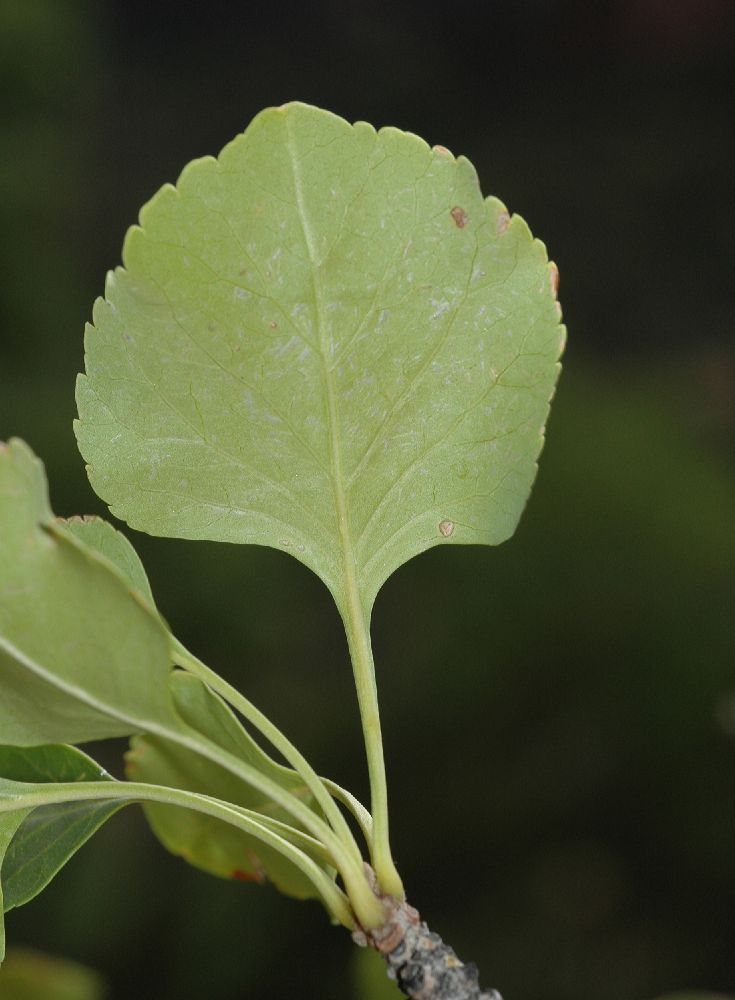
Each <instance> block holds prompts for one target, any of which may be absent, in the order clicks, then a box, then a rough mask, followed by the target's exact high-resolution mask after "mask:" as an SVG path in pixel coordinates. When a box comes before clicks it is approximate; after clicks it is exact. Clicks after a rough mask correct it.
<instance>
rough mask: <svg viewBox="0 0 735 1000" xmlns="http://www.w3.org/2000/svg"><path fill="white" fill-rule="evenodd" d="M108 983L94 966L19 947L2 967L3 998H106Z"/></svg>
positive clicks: (29, 999) (102, 999) (0, 995)
mask: <svg viewBox="0 0 735 1000" xmlns="http://www.w3.org/2000/svg"><path fill="white" fill-rule="evenodd" d="M106 996H107V990H106V987H105V984H104V982H103V981H102V979H101V978H100V976H98V975H97V973H95V972H92V971H91V970H90V969H87V968H85V967H84V966H81V965H78V964H77V963H76V962H68V961H66V960H65V959H62V958H51V957H50V956H48V955H44V954H41V953H40V952H36V951H30V950H24V949H21V948H15V949H13V950H12V951H9V952H8V955H7V957H6V959H5V962H4V963H3V966H2V969H0V1000H105V997H106Z"/></svg>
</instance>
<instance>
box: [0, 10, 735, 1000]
mask: <svg viewBox="0 0 735 1000" xmlns="http://www.w3.org/2000/svg"><path fill="white" fill-rule="evenodd" d="M734 98H735V3H732V2H730V0H603V2H590V0H579V2H573V0H569V2H565V0H512V2H511V0H508V2H499V0H498V2H494V0H484V2H480V0H478V2H474V3H473V2H469V0H454V2H453V3H449V4H444V5H442V6H441V7H436V8H432V7H431V6H429V5H427V4H420V5H419V4H414V3H400V2H394V3H392V4H387V3H385V4H383V3H371V4H368V3H358V2H356V0H314V2H311V3H303V2H301V3H293V4H291V3H279V2H277V0H274V2H272V3H269V4H258V3H244V2H243V3H233V2H228V3H224V2H220V0H209V2H206V3H197V2H194V0H186V2H184V0H180V2H177V3H172V2H171V3H169V2H160V3H156V2H151V0H148V2H142V0H125V2H123V0H120V2H113V0H104V2H92V0H89V2H84V0H0V147H1V149H0V154H1V155H0V192H1V195H0V233H1V234H2V235H1V236H0V366H1V368H0V437H3V438H5V437H7V436H10V435H13V434H15V435H19V436H23V437H25V438H26V439H27V440H28V441H29V442H30V444H31V445H32V446H33V448H34V449H35V450H36V451H37V452H38V453H39V454H40V455H41V456H42V457H43V459H44V460H45V461H46V463H47V466H48V470H49V477H50V480H51V484H52V499H53V503H54V506H55V509H56V511H57V512H58V513H62V514H72V513H78V512H102V508H101V505H100V503H99V501H98V500H97V499H96V497H95V496H94V495H93V494H92V492H91V490H90V488H89V486H88V484H87V482H86V478H85V475H84V470H83V465H82V462H81V460H80V458H79V456H78V453H77V452H76V448H75V444H74V439H73V435H72V431H71V419H72V417H73V415H74V403H73V383H74V375H75V373H76V372H77V371H78V370H79V369H80V367H81V366H82V326H83V323H84V321H85V320H86V319H87V318H88V317H89V316H90V313H91V304H92V301H93V299H94V297H95V295H97V294H99V293H101V291H102V287H103V279H104V273H105V271H106V269H107V268H109V267H112V266H114V265H115V264H116V263H117V262H118V260H119V256H120V247H121V245H122V238H123V235H124V231H125V229H126V227H127V226H128V225H129V224H130V223H132V222H133V221H134V220H135V218H136V215H137V211H138V209H139V207H140V205H141V204H142V203H143V202H144V201H146V200H147V199H148V198H149V197H150V196H151V195H152V194H153V192H154V191H155V190H156V189H157V188H158V187H159V186H160V185H161V184H162V183H163V182H164V181H169V180H175V178H176V176H177V175H178V173H179V171H180V170H181V168H182V167H183V166H184V164H185V163H186V162H187V161H188V160H190V159H191V158H193V157H195V156H200V155H202V154H205V153H216V152H217V151H218V150H219V149H220V148H221V147H222V146H223V145H224V143H225V142H227V141H228V140H229V139H230V138H231V137H232V136H233V135H234V134H235V133H237V132H239V131H241V130H242V129H243V128H244V127H245V126H246V124H247V123H248V121H249V120H250V119H251V117H252V116H253V115H254V114H255V113H256V112H257V111H258V110H260V109H261V108H262V107H264V106H266V105H272V104H280V103H282V102H284V101H287V100H292V99H299V100H303V101H308V102H311V103H315V104H319V105H321V106H324V107H327V108H329V109H330V110H333V111H335V112H338V113H340V114H342V115H343V116H345V117H346V118H348V119H350V120H356V119H367V120H368V121H371V122H372V123H373V124H375V125H376V126H380V125H385V124H390V125H396V126H399V127H402V128H405V129H408V130H410V131H413V132H416V133H418V134H419V135H421V136H423V137H424V138H425V139H427V141H429V142H430V143H432V144H433V143H441V144H443V145H446V146H448V147H450V148H451V149H452V150H453V151H454V152H455V153H457V154H459V153H464V154H466V155H468V156H469V157H470V159H471V160H472V161H473V162H474V163H475V165H476V167H477V169H478V171H479V174H480V178H481V182H482V184H483V187H484V190H485V191H486V192H487V193H493V194H496V195H497V196H499V197H500V198H501V199H502V200H503V201H505V202H506V204H508V206H509V207H510V208H511V210H514V211H518V212H520V213H521V214H522V215H523V216H524V217H525V218H526V219H527V220H528V221H529V223H530V225H531V227H532V229H533V230H534V232H535V233H536V234H538V235H539V236H540V237H541V238H542V239H544V240H545V242H546V243H547V245H548V247H549V250H550V254H551V256H552V257H553V258H554V259H555V260H556V261H557V262H558V264H559V267H560V271H561V277H562V282H561V300H562V302H563V305H564V309H565V318H566V321H567V323H568V326H569V330H570V339H569V346H568V349H567V353H566V358H565V371H564V373H563V376H562V380H561V383H560V387H559V391H558V394H557V399H556V402H555V404H554V410H553V413H552V418H551V422H550V426H549V433H548V443H547V446H546V450H545V452H544V455H543V459H542V463H541V472H540V475H539V479H538V483H537V487H536V489H535V492H534V495H533V497H532V500H531V502H530V505H529V508H528V511H527V513H526V515H525V516H524V519H523V521H522V523H521V527H520V528H519V530H518V533H517V535H516V537H515V538H514V539H513V540H512V541H511V542H509V543H506V544H505V545H504V546H502V547H500V548H498V549H489V548H487V549H486V548H459V547H455V548H443V549H441V551H439V550H434V551H433V552H430V553H427V554H426V555H424V556H421V557H420V558H418V559H416V560H414V561H413V562H411V563H410V564H408V565H407V566H405V567H404V568H402V569H401V570H400V571H399V572H397V573H396V574H395V576H394V577H393V578H392V579H391V580H390V581H389V583H388V584H387V585H386V587H385V588H384V590H383V592H382V594H381V596H380V597H379V599H378V604H377V607H376V612H375V619H374V643H375V647H376V657H377V664H378V680H379V686H380V691H381V700H382V712H383V718H384V728H385V733H386V752H387V760H388V770H389V781H390V790H391V797H392V827H393V840H394V848H395V852H396V855H397V858H398V862H399V866H400V868H401V871H402V873H403V876H404V879H405V881H406V884H407V887H408V891H409V893H410V896H411V899H412V900H413V901H414V903H415V904H416V905H417V906H419V907H420V908H421V910H422V911H423V913H424V915H425V916H426V917H427V918H428V919H429V920H430V922H431V923H432V925H433V926H434V927H435V929H437V930H439V931H440V932H441V933H442V934H443V935H444V936H445V937H446V938H447V939H448V940H449V941H450V942H451V943H452V944H453V945H454V946H455V947H456V949H457V951H458V952H459V953H460V955H461V956H463V957H466V958H468V959H470V958H472V959H474V960H476V961H477V962H478V964H479V965H480V968H481V970H482V972H483V980H484V982H485V983H486V984H487V985H494V986H497V987H498V988H500V989H501V990H502V992H503V994H504V996H506V997H507V1000H650V998H652V997H654V996H656V995H657V994H660V993H664V992H665V991H668V990H671V989H673V988H675V987H676V988H683V987H702V988H708V989H711V990H720V991H735V947H734V943H735V917H734V914H735V662H734V658H733V633H734V631H735V630H734V629H733V599H734V598H735V468H734V465H733V444H734V443H735V348H734V346H733V344H734V341H733V332H734V329H735V294H734V293H733V289H734V283H733V277H734V272H735V198H734V196H733V153H734V152H735V114H734V113H733V105H734V104H735V101H734ZM134 541H135V544H136V546H137V547H138V549H139V551H140V552H141V554H142V556H143V558H144V562H145V563H146V565H147V566H148V569H149V573H150V575H151V578H152V582H153V587H154V592H155V593H156V594H157V596H158V600H159V605H160V607H161V608H162V610H163V612H164V614H165V615H166V616H167V618H168V619H169V620H170V621H171V623H172V625H173V627H174V628H175V630H176V631H177V632H178V633H179V634H180V635H181V637H182V639H183V640H184V641H185V642H187V643H188V644H190V645H191V646H192V647H193V648H194V649H195V650H196V651H197V652H198V653H199V654H200V655H202V656H203V658H204V659H205V660H206V661H207V662H208V663H210V664H211V665H212V666H214V667H215V668H217V669H219V670H220V671H221V672H223V673H225V674H226V675H227V676H229V677H230V678H231V679H232V680H234V681H235V682H236V683H237V684H238V685H239V686H241V687H242V688H243V689H244V690H245V691H246V692H247V694H248V695H249V696H250V697H251V698H252V699H253V700H254V701H255V702H256V703H257V704H258V705H260V707H262V708H263V709H265V710H266V712H267V713H268V714H271V715H272V716H273V717H274V719H275V721H276V722H277V723H279V725H281V727H282V728H283V729H285V730H286V732H288V733H289V734H291V735H292V736H293V737H294V739H295V741H296V742H297V743H298V744H299V745H300V746H301V747H302V749H304V750H305V751H306V752H307V756H309V757H310V758H311V759H312V761H313V763H314V764H315V766H316V767H317V768H318V769H319V770H321V771H324V772H327V773H330V774H331V775H333V776H334V777H335V778H337V779H338V780H340V781H342V782H344V783H345V784H348V785H349V786H350V787H352V788H353V789H354V790H355V791H356V792H358V793H359V794H360V795H361V796H363V797H366V779H365V775H364V768H363V764H362V758H361V753H362V751H361V742H360V736H359V730H358V726H357V713H356V709H355V704H354V696H353V693H352V690H351V677H350V670H349V665H348V660H347V653H346V648H345V643H344V640H343V637H342V635H341V633H340V628H339V623H338V619H337V615H336V612H335V611H334V608H333V607H332V606H331V605H330V600H329V598H328V595H327V594H326V592H325V590H324V588H323V587H322V586H321V584H320V583H319V582H318V581H317V580H316V579H315V578H314V577H312V576H311V575H310V574H309V573H308V571H306V570H305V569H304V568H303V567H301V566H300V565H299V564H297V563H296V562H295V561H293V560H289V559H288V558H287V557H286V556H283V555H281V554H279V553H276V552H272V551H269V550H265V549H257V548H256V549H247V550H246V549H239V548H235V547H228V546H224V545H212V544H205V543H196V544H195V543H184V542H177V541H170V540H160V539H148V538H147V537H145V536H138V535H136V537H135V538H134ZM121 751H122V746H114V747H113V746H107V747H105V748H104V749H101V750H100V753H101V755H102V756H103V758H104V760H105V761H106V762H107V763H108V764H109V766H110V767H111V769H114V770H115V771H117V772H119V758H120V753H121ZM8 930H9V937H10V940H11V943H13V942H14V943H16V944H21V943H22V944H25V945H32V946H35V947H38V948H42V949H44V950H46V951H50V952H54V953H57V954H63V955H66V956H68V957H71V958H75V959H78V960H80V961H83V962H85V963H88V964H90V965H92V966H94V967H96V968H97V969H99V970H100V971H102V972H103V973H104V974H105V975H106V976H107V977H108V979H109V981H110V983H111V997H112V998H113V1000H127V998H131V1000H132V998H138V1000H190V998H192V1000H193V998H200V997H207V998H210V1000H234V998H240V997H248V998H251V1000H261V998H262V1000H265V998H274V997H291V996H293V997H314V998H317V997H318V998H324V1000H331V998H346V997H347V998H349V997H353V996H356V993H355V992H354V990H353V986H352V980H353V975H354V970H352V969H351V962H352V951H353V949H352V945H351V943H350V941H349V938H348V936H347V935H346V934H344V933H343V932H341V931H337V930H333V929H332V928H330V927H329V925H328V923H327V921H326V919H325V918H324V917H323V915H322V912H321V910H320V909H319V908H318V907H317V905H316V904H297V903H294V902H292V901H289V900H287V899H284V898H281V897H279V896H277V894H276V893H275V892H274V891H273V890H271V889H270V888H259V887H255V886H247V885H245V886H244V885H241V884H235V883H225V882H219V881H216V880H214V879H212V878H210V877H208V876H205V875H203V874H200V873H199V872H196V871H194V870H193V869H191V868H188V867H187V866H186V865H185V864H184V863H183V862H181V861H179V860H177V859H174V858H171V857H170V856H168V855H167V854H165V853H164V851H163V849H162V848H160V847H159V846H158V844H157V843H156V842H155V841H154V840H153V838H152V837H151V836H150V835H149V833H148V831H147V829H146V827H145V824H144V821H143V819H142V816H141V815H140V814H139V813H137V812H135V811H134V810H128V811H127V812H126V813H123V814H122V815H121V816H120V817H118V818H116V819H115V820H114V821H113V822H112V823H111V824H109V826H108V827H107V828H106V829H105V830H103V831H102V832H101V833H100V834H99V835H98V836H97V837H96V838H95V840H94V841H93V842H92V843H90V845H88V847H86V848H85V849H84V851H82V852H81V853H80V854H79V855H78V856H77V857H76V858H75V859H74V861H73V862H72V863H71V864H70V865H69V867H68V869H67V870H66V871H65V872H64V873H63V875H62V876H61V877H59V879H58V880H57V881H56V883H54V885H53V886H52V887H51V888H50V889H49V890H48V891H47V892H46V893H44V894H43V895H42V896H41V897H40V898H39V899H38V900H36V901H35V902H33V903H32V904H30V905H29V906H27V907H26V908H25V909H23V910H21V911H18V912H17V913H15V912H14V913H11V914H10V915H9V917H8ZM372 1000H378V998H377V994H376V993H373V994H372Z"/></svg>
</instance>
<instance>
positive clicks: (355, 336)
mask: <svg viewBox="0 0 735 1000" xmlns="http://www.w3.org/2000/svg"><path fill="white" fill-rule="evenodd" d="M123 262H124V267H123V268H118V269H117V270H116V271H115V273H114V274H111V275H110V277H109V279H108V283H107V287H106V291H105V299H104V300H98V302H97V303H96V305H95V309H94V315H93V319H94V325H93V326H91V327H89V328H88V331H87V337H86V375H83V376H80V379H79V383H78V390H77V401H78V406H79V416H80V419H79V421H78V422H77V425H76V431H77V438H78V442H79V447H80V449H81V451H82V454H83V455H84V457H85V459H86V460H87V462H88V463H89V472H90V478H91V481H92V484H93V486H94V488H95V489H96V490H97V492H98V493H99V495H100V496H101V497H102V498H103V499H104V500H105V501H106V502H107V503H108V504H110V507H111V510H112V511H113V513H114V514H116V515H117V516H120V517H122V518H125V519H126V520H127V521H128V523H129V524H131V525H132V526H133V527H136V528H139V529H142V530H144V531H148V532H151V533H152V534H158V535H170V536H178V537H184V538H210V539H215V540H222V541H229V542H253V543H257V544H265V545H271V546H274V547H276V548H279V549H282V550H284V551H287V552H290V553H291V554H292V555H294V556H296V557H297V558H298V559H300V560H301V561H302V562H304V563H305V564H306V565H307V566H310V567H311V568H312V569H313V570H314V571H315V572H316V573H318V574H319V575H320V576H321V578H322V579H323V580H324V581H325V583H326V584H327V585H328V586H329V588H330V590H331V591H332V593H333V595H334V596H335V599H336V600H337V603H338V605H339V606H340V608H341V609H342V611H343V614H344V613H345V607H346V605H347V603H348V595H352V596H351V597H350V598H349V600H353V599H354V592H355V590H356V588H357V589H358V590H359V596H360V600H361V603H362V605H363V607H364V608H365V609H367V610H369V608H370V606H371V605H372V601H373V599H374V597H375V594H376V593H377V591H378V589H379V587H380V586H381V584H382V583H383V581H384V580H385V579H386V578H387V577H388V576H389V575H390V574H391V573H392V572H393V570H395V569H396V568H397V567H398V566H400V565H401V564H402V563H404V562H406V560H408V559H410V558H411V557H412V556H414V555H416V554H418V553H419V552H423V551H424V550H425V549H428V548H430V547H431V546H434V545H445V544H458V543H482V544H497V543H499V542H502V541H503V540H504V539H506V538H508V537H509V536H510V535H511V534H512V532H513V531H514V529H515V526H516V523H517V521H518V518H519V517H520V514H521V511H522V509H523V506H524V504H525V502H526V498H527V496H528V493H529V490H530V488H531V484H532V482H533V479H534V476H535V472H536V460H537V458H538V454H539V451H540V450H541V446H542V440H543V428H544V423H545V420H546V416H547V412H548V407H549V399H550V396H551V394H552V390H553V387H554V384H555V381H556V377H557V373H558V364H557V361H558V357H559V354H560V351H561V348H562V344H563V336H564V334H563V328H562V327H560V326H559V312H558V305H557V303H556V301H555V297H556V276H557V271H556V268H555V267H554V266H553V265H550V264H549V263H548V262H547V258H546V252H545V249H544V246H543V244H541V243H540V242H538V241H537V240H534V239H533V238H532V237H531V234H530V232H529V230H528V228H527V226H526V225H525V223H524V222H523V221H522V220H521V219H520V218H519V217H518V216H513V217H509V215H508V213H507V212H506V210H505V208H504V207H503V205H501V203H500V202H498V201H497V200H496V199H494V198H488V199H483V197H482V194H481V192H480V188H479V185H478V181H477V177H476V174H475V171H474V169H473V167H472V166H471V164H470V163H469V162H468V161H467V160H466V159H464V158H461V157H460V158H459V159H456V160H455V158H454V157H453V156H452V155H451V154H450V153H448V151H447V150H445V149H443V148H442V147H436V148H435V149H433V150H432V149H430V148H429V147H428V146H427V145H426V144H425V143H424V142H423V141H422V140H421V139H419V138H418V137H416V136H414V135H410V134H408V133H404V132H400V131H398V130H397V129H393V128H386V129H382V130H381V131H379V132H377V133H376V132H375V130H374V129H373V128H372V127H371V126H370V125H367V124H366V123H364V122H358V123H357V124H356V125H354V126H351V125H349V124H348V123H347V122H345V121H343V120H342V119H340V118H338V117H336V116H334V115H331V114H328V113H327V112H324V111H320V110H318V109H316V108H310V107H307V106H306V105H302V104H290V105H286V106H285V107H282V108H271V109H269V110H267V111H264V112H263V113H262V114H260V115H258V117H257V118H256V119H255V120H254V121H253V122H252V124H251V125H250V126H249V128H248V129H247V131H246V132H245V133H244V134H243V135H240V136H238V137H237V138H236V139H235V140H234V141H233V142H231V143H230V144H229V145H228V146H226V147H225V149H224V150H223V151H222V153H221V154H220V156H219V158H218V159H214V158H212V157H205V158H204V159H201V160H196V161H194V162H193V163H191V164H190V165H189V166H188V167H187V168H186V169H185V170H184V172H183V173H182V175H181V177H180V178H179V181H178V184H177V186H176V187H174V186H172V185H170V184H168V185H166V186H165V187H163V188H162V189H161V190H160V191H159V192H158V194H156V195H155V196H154V198H153V199H152V200H151V201H150V202H149V203H148V204H147V205H146V206H145V207H144V208H143V210H142V212H141V216H140V226H134V227H133V228H132V229H131V230H130V231H129V232H128V235H127V238H126V241H125V247H124V250H123Z"/></svg>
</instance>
